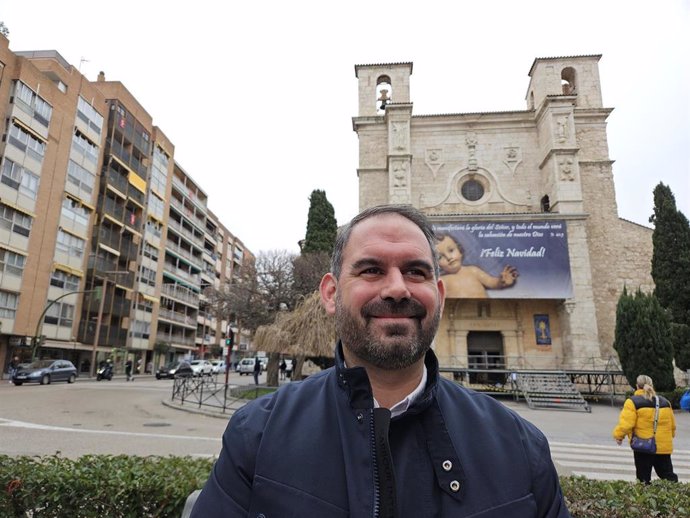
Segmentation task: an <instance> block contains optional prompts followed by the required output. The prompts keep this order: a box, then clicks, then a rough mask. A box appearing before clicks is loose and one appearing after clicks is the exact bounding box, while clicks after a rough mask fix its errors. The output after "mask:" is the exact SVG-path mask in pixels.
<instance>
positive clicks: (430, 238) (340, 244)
mask: <svg viewBox="0 0 690 518" xmlns="http://www.w3.org/2000/svg"><path fill="white" fill-rule="evenodd" d="M382 214H398V215H399V216H402V217H404V218H407V219H409V220H410V221H411V222H412V223H414V224H415V225H417V227H418V228H419V230H421V231H422V233H423V234H424V237H426V240H427V242H428V243H429V250H430V251H431V258H432V263H433V267H434V275H435V276H436V278H438V276H439V274H440V270H439V266H438V254H437V253H436V246H435V243H436V239H437V238H436V234H435V232H434V229H433V227H432V226H431V223H429V220H428V219H427V218H426V216H425V215H424V214H422V213H421V212H420V211H418V210H417V209H415V208H414V207H412V206H411V205H376V206H374V207H369V208H368V209H364V210H363V211H362V212H360V213H359V214H357V215H356V216H355V217H354V218H352V220H351V221H350V222H349V223H348V224H346V225H344V226H343V227H341V228H340V229H338V235H337V236H336V238H335V246H334V247H333V256H332V258H331V273H332V274H333V275H335V278H336V279H338V278H340V273H341V271H342V268H343V251H344V250H345V247H346V246H347V243H348V241H349V240H350V235H351V234H352V229H353V228H354V227H356V226H357V225H358V224H359V223H361V222H362V221H364V220H366V219H369V218H373V217H374V216H381V215H382Z"/></svg>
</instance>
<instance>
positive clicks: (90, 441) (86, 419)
mask: <svg viewBox="0 0 690 518" xmlns="http://www.w3.org/2000/svg"><path fill="white" fill-rule="evenodd" d="M171 393H172V380H156V379H155V378H153V377H151V376H146V377H140V378H135V380H134V381H133V382H127V381H125V379H124V378H115V379H114V380H113V381H101V382H96V381H92V380H78V381H77V382H76V383H74V384H73V385H68V384H66V383H59V384H58V383H54V384H51V385H45V386H41V385H35V384H25V385H22V386H21V387H15V386H13V385H11V384H9V383H7V382H6V381H5V382H3V383H2V386H1V387H0V453H3V454H7V455H48V454H53V453H55V452H56V451H59V452H60V453H61V455H63V456H66V457H78V456H80V455H84V454H87V453H94V454H129V455H193V456H209V457H211V456H215V455H217V454H218V453H219V452H220V447H221V442H220V437H221V435H222V433H223V430H224V429H225V426H226V424H227V419H218V418H213V417H205V416H202V415H196V414H191V413H188V412H182V411H179V410H176V409H174V408H169V407H167V406H164V405H163V404H162V403H161V401H162V400H164V399H170V395H171Z"/></svg>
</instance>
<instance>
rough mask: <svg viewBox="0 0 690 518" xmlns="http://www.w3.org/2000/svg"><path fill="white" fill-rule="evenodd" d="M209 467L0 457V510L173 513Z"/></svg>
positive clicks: (646, 496) (658, 490) (578, 496)
mask: <svg viewBox="0 0 690 518" xmlns="http://www.w3.org/2000/svg"><path fill="white" fill-rule="evenodd" d="M212 465H213V460H212V459H198V458H191V457H129V456H126V455H117V456H113V455H86V456H84V457H80V458H79V459H77V460H71V459H66V458H64V457H61V456H59V455H53V456H46V457H8V456H6V455H0V516H2V517H3V518H12V517H14V518H19V517H21V518H25V517H26V516H33V517H34V518H64V517H75V518H101V517H103V516H107V517H109V518H179V517H180V516H181V514H182V509H183V507H184V503H185V500H186V499H187V496H188V495H189V494H190V493H191V492H192V491H194V490H195V489H199V488H201V487H202V486H203V485H204V483H205V482H206V479H207V478H208V475H209V473H210V472H211V467H212ZM561 486H562V487H563V494H564V496H565V498H566V501H567V502H568V508H569V509H570V513H571V515H572V516H573V518H650V517H662V516H663V517H665V518H680V517H687V516H690V484H682V483H680V484H674V483H672V482H666V481H657V482H654V483H652V484H651V485H650V486H644V485H642V484H639V483H637V482H622V481H601V480H589V479H586V478H582V477H561ZM27 512H29V513H28V514H27Z"/></svg>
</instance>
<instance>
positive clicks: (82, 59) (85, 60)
mask: <svg viewBox="0 0 690 518" xmlns="http://www.w3.org/2000/svg"><path fill="white" fill-rule="evenodd" d="M88 62H89V60H88V59H86V58H85V57H84V56H82V57H81V59H80V60H79V68H78V70H79V72H81V65H82V63H88Z"/></svg>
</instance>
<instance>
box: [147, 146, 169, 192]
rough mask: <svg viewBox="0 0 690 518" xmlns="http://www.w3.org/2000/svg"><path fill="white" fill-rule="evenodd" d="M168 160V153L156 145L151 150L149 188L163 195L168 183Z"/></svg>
mask: <svg viewBox="0 0 690 518" xmlns="http://www.w3.org/2000/svg"><path fill="white" fill-rule="evenodd" d="M168 162H169V158H168V155H166V154H165V153H164V152H163V151H162V150H161V149H160V148H159V147H158V146H156V147H155V148H154V150H153V161H152V164H151V179H150V181H149V184H150V185H151V189H153V190H154V191H156V192H157V193H159V194H161V195H163V196H165V187H166V185H167V183H168Z"/></svg>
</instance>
